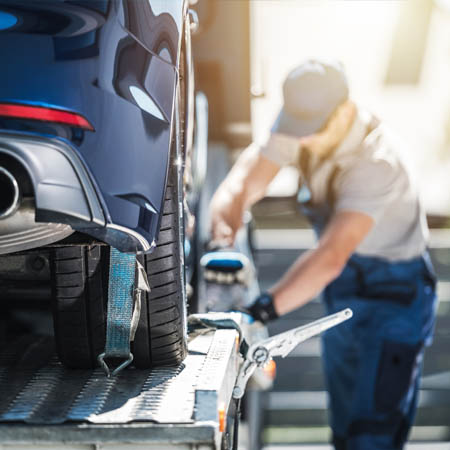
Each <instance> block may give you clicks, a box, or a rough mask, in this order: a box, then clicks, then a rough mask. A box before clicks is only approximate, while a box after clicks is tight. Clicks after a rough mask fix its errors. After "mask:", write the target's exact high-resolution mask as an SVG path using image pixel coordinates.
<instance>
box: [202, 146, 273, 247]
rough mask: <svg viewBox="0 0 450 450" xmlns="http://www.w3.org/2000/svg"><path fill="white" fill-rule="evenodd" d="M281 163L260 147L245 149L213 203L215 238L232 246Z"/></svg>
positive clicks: (212, 233) (211, 207)
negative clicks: (266, 154) (245, 212)
mask: <svg viewBox="0 0 450 450" xmlns="http://www.w3.org/2000/svg"><path fill="white" fill-rule="evenodd" d="M279 170H280V166H279V165H277V164H275V163H274V162H272V161H271V160H269V159H267V158H266V157H265V156H263V155H262V154H261V153H260V151H259V148H258V146H256V145H251V146H250V147H248V148H247V149H245V150H244V151H243V152H242V153H241V155H240V156H239V158H238V160H237V161H236V163H235V164H234V166H233V168H232V169H231V171H230V172H229V173H228V175H227V176H226V178H225V180H224V181H223V182H222V184H221V185H220V186H219V188H218V189H217V191H216V192H215V194H214V196H213V198H212V200H211V204H210V214H211V235H212V239H213V240H214V241H216V242H220V243H221V244H222V245H232V244H233V243H234V239H235V236H236V233H237V231H238V230H239V228H240V227H241V225H242V216H243V214H244V211H245V210H246V209H247V208H249V207H250V206H251V205H253V204H254V203H256V202H257V201H258V200H260V199H261V198H262V197H263V196H264V193H265V192H266V189H267V186H268V185H269V183H270V182H271V181H272V180H273V178H274V177H275V175H276V174H277V173H278V171H279Z"/></svg>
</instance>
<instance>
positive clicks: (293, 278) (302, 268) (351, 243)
mask: <svg viewBox="0 0 450 450" xmlns="http://www.w3.org/2000/svg"><path fill="white" fill-rule="evenodd" d="M373 225H374V220H373V219H372V218H371V217H370V216H368V215H367V214H363V213H360V212H354V211H340V212H338V213H336V214H335V216H334V217H333V218H332V220H331V222H330V223H329V225H328V227H327V228H326V230H325V232H324V233H323V235H322V237H321V239H320V241H319V244H318V247H317V248H315V249H313V250H310V251H307V252H306V253H304V254H302V255H301V256H300V257H299V258H298V259H297V261H296V262H295V263H294V264H293V266H292V267H291V268H290V269H289V270H288V272H287V273H286V274H285V275H284V277H283V278H282V279H281V280H280V281H279V282H278V283H277V284H276V285H275V286H274V287H273V288H272V289H270V290H269V291H270V292H271V294H272V295H273V298H274V300H273V304H274V307H275V311H276V313H277V314H278V315H282V314H286V313H287V312H289V311H292V310H294V309H296V308H298V307H300V306H303V305H304V304H306V303H307V302H309V301H310V300H312V299H313V298H314V297H315V296H316V295H318V294H319V293H320V292H321V291H322V290H323V289H324V288H325V287H326V286H327V284H329V283H330V282H331V281H333V280H334V279H335V278H336V277H338V276H339V274H340V273H341V272H342V270H343V269H344V266H345V264H346V263H347V261H348V259H349V258H350V256H351V254H352V253H353V252H354V251H355V249H356V248H357V247H358V245H359V244H360V243H361V242H362V240H363V239H364V238H365V237H366V235H367V233H368V232H369V231H370V230H371V228H372V227H373Z"/></svg>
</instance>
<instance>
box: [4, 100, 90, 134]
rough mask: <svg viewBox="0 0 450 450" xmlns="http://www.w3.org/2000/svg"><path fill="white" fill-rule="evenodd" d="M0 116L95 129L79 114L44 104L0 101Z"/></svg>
mask: <svg viewBox="0 0 450 450" xmlns="http://www.w3.org/2000/svg"><path fill="white" fill-rule="evenodd" d="M0 116H2V117H10V118H15V119H27V120H40V121H42V122H54V123H61V124H64V125H70V126H72V127H76V128H82V129H84V130H88V131H95V130H94V127H93V126H92V125H91V124H90V123H89V122H88V121H87V120H86V119H85V118H84V117H83V116H81V115H80V114H77V113H73V112H70V111H65V110H63V109H57V108H49V107H45V106H34V105H19V104H14V103H0Z"/></svg>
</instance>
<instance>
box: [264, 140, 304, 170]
mask: <svg viewBox="0 0 450 450" xmlns="http://www.w3.org/2000/svg"><path fill="white" fill-rule="evenodd" d="M260 152H261V154H262V155H263V156H265V157H266V158H267V159H270V160H271V161H272V162H274V163H275V164H278V165H279V166H281V167H284V166H290V165H297V163H298V158H299V153H300V142H299V139H298V138H294V137H291V136H287V135H284V134H279V133H271V135H270V137H269V139H268V140H267V142H266V143H265V144H263V145H261V149H260Z"/></svg>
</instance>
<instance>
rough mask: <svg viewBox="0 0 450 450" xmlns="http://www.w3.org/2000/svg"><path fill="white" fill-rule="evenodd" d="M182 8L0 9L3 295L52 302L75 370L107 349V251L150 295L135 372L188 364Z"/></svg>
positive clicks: (32, 4)
mask: <svg viewBox="0 0 450 450" xmlns="http://www.w3.org/2000/svg"><path fill="white" fill-rule="evenodd" d="M188 7H189V5H188V1H187V0H99V1H93V0H49V1H46V0H39V1H33V0H28V1H27V0H11V1H8V0H0V61H1V69H0V297H1V299H2V300H5V299H6V300H8V299H19V298H20V299H22V300H23V299H24V298H27V297H28V298H30V299H35V300H39V299H41V300H45V298H47V296H49V297H50V296H51V298H52V309H53V320H54V329H55V338H56V346H57V352H58V355H59V358H60V360H61V361H62V362H63V363H64V364H65V365H66V366H68V367H73V368H87V367H94V366H95V365H96V364H97V362H96V361H97V355H98V354H100V353H101V352H102V351H103V349H104V345H105V325H106V308H107V305H106V303H107V292H108V273H109V254H110V249H111V247H115V248H117V249H118V250H120V251H122V252H131V253H136V254H138V255H139V256H138V258H139V259H140V260H141V261H142V263H143V264H144V266H145V269H146V271H147V274H148V278H149V282H150V286H151V292H150V293H148V294H147V295H146V301H144V302H143V304H142V310H141V316H140V321H139V326H138V329H137V331H136V336H135V339H134V342H132V352H133V354H134V362H135V365H136V366H137V367H142V368H147V367H152V366H155V365H173V364H178V363H179V362H180V361H182V360H183V358H184V357H185V354H186V288H185V286H186V280H185V265H184V247H185V246H184V245H183V244H184V241H185V238H186V240H187V241H188V239H187V238H189V237H190V236H186V235H187V234H192V232H191V231H189V233H188V230H187V227H185V226H184V224H185V222H186V221H187V219H186V215H187V214H189V211H188V207H187V201H186V199H187V198H192V197H193V195H192V192H190V191H189V189H191V188H192V184H193V183H192V179H194V178H195V174H193V173H192V172H193V171H194V169H195V167H194V164H193V163H192V162H191V160H192V152H193V144H192V143H193V139H194V138H193V135H194V109H195V105H194V87H193V69H192V58H191V47H190V32H191V29H192V26H193V24H192V23H191V19H192V17H194V13H193V12H191V11H190V10H189V9H188ZM197 184H198V183H197Z"/></svg>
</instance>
